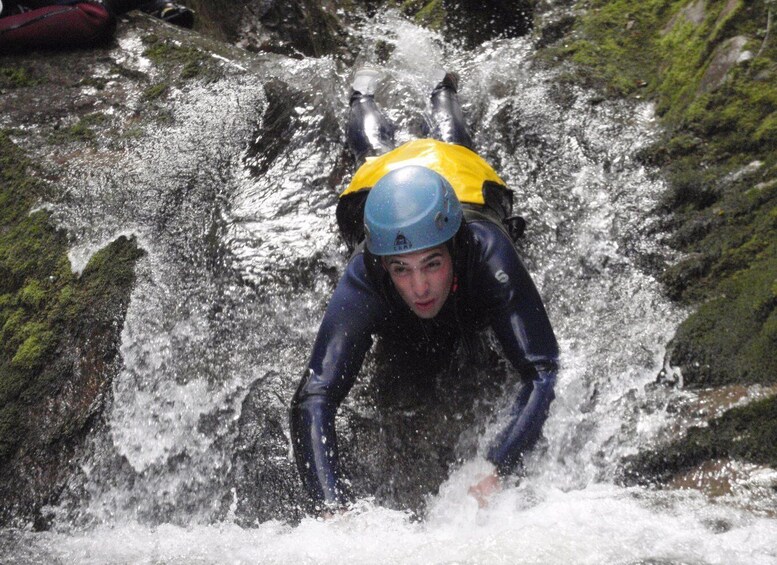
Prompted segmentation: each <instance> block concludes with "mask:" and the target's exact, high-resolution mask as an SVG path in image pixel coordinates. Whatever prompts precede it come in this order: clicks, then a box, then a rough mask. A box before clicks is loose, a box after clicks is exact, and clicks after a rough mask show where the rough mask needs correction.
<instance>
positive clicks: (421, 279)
mask: <svg viewBox="0 0 777 565" xmlns="http://www.w3.org/2000/svg"><path fill="white" fill-rule="evenodd" d="M411 284H412V285H413V293H414V294H415V295H416V296H424V295H426V293H427V292H428V291H429V281H428V279H427V277H426V274H425V273H424V272H423V271H421V269H413V275H412V279H411Z"/></svg>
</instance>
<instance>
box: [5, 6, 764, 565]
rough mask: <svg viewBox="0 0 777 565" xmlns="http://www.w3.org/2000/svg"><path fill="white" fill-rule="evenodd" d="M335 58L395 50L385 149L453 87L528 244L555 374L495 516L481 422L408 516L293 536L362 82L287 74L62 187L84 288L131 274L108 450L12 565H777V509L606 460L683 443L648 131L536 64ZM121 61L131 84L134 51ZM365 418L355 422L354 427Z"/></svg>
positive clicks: (322, 70) (519, 57) (380, 38)
mask: <svg viewBox="0 0 777 565" xmlns="http://www.w3.org/2000/svg"><path fill="white" fill-rule="evenodd" d="M351 34H352V41H354V42H356V44H357V45H359V46H360V47H359V50H360V55H358V60H357V65H356V66H359V65H373V66H378V62H377V55H376V54H375V53H376V52H377V51H385V46H386V45H388V46H390V47H391V49H389V51H390V55H389V56H388V59H387V61H385V62H383V63H381V64H380V65H379V66H380V68H381V70H382V71H383V72H384V76H383V78H382V81H381V83H380V87H379V89H378V92H377V94H376V99H377V100H378V102H379V103H380V105H381V106H382V107H383V109H384V110H385V111H386V113H387V114H388V115H389V116H390V118H391V119H392V120H393V121H394V122H395V123H396V124H397V126H398V130H397V139H398V141H400V142H402V141H406V140H409V139H412V138H414V137H416V136H418V135H419V132H420V126H421V124H422V123H423V119H424V118H423V116H424V112H425V110H426V104H427V100H428V93H429V92H430V90H431V88H432V87H433V86H434V84H433V82H434V77H435V76H437V74H436V72H437V71H438V70H439V69H440V68H445V69H450V70H455V71H456V72H458V73H459V74H460V76H461V86H460V97H461V100H462V102H463V106H464V111H465V114H466V115H467V116H468V120H469V123H470V125H471V130H472V132H473V133H474V140H475V144H476V146H477V147H478V148H479V150H480V152H481V154H482V155H483V156H484V157H485V158H486V159H487V160H488V161H489V162H491V163H492V164H493V165H494V166H495V168H496V170H497V171H498V172H499V173H500V175H501V176H502V178H503V179H505V180H506V181H507V184H508V185H509V186H510V187H511V188H512V189H513V190H514V191H515V196H516V198H515V200H516V203H517V206H518V209H519V211H520V213H521V214H522V215H523V216H524V217H525V218H526V220H527V225H528V227H527V233H526V237H525V239H524V240H522V242H521V243H520V244H519V251H520V253H521V256H522V257H523V258H524V260H525V262H526V265H527V267H528V268H529V271H530V272H531V274H532V276H533V278H534V280H535V282H536V284H537V286H538V288H539V290H540V292H541V294H542V295H543V297H544V299H545V302H546V306H547V309H548V313H549V315H550V319H551V321H552V323H553V326H554V329H555V332H556V335H557V336H558V338H559V343H560V346H561V351H562V357H561V361H562V369H561V371H560V373H559V379H558V385H557V388H556V400H555V402H554V404H553V405H552V409H551V414H550V417H549V419H548V421H547V424H546V425H545V428H544V435H545V440H544V441H543V442H542V444H541V445H540V446H539V447H538V449H537V450H536V451H535V452H534V453H533V454H532V456H530V457H529V458H528V460H527V461H526V466H525V467H526V468H525V474H524V476H523V477H522V478H521V479H520V480H519V481H514V482H512V483H510V484H508V486H507V487H506V488H504V489H503V490H502V491H501V492H500V493H498V494H497V495H496V496H495V497H494V499H493V500H492V503H491V504H490V506H489V507H488V508H484V509H479V508H478V506H477V504H476V502H475V500H474V499H473V498H471V497H470V496H468V495H467V487H468V486H469V485H470V484H472V482H473V480H474V478H475V477H476V476H477V475H478V473H479V472H481V471H482V469H483V465H484V462H483V460H482V455H478V454H482V452H483V448H484V447H485V444H486V441H487V438H488V437H489V435H490V434H493V430H494V429H495V428H496V427H498V421H496V422H494V421H488V418H484V421H486V423H485V424H484V428H483V429H482V430H481V431H482V434H481V433H480V432H479V435H478V437H476V438H475V439H474V440H473V442H474V445H475V447H474V452H473V453H472V454H471V457H469V458H468V459H466V460H463V461H461V462H460V463H459V464H456V465H454V466H453V468H452V470H451V472H450V473H449V475H448V476H446V477H443V480H442V481H441V486H440V488H439V492H436V493H432V494H429V495H427V496H426V497H425V499H424V500H423V510H422V511H418V512H416V511H410V510H407V509H403V508H402V507H401V505H399V504H392V503H391V501H390V500H388V501H385V500H383V499H381V498H380V497H377V498H375V497H369V496H368V497H365V498H363V499H361V500H359V502H358V503H357V504H356V506H355V508H354V509H353V510H352V511H351V512H349V513H347V514H345V515H342V516H337V517H335V518H333V519H331V520H328V521H323V520H320V519H316V518H314V517H311V516H309V515H306V513H305V509H304V507H303V506H302V504H301V502H300V496H299V495H300V491H299V489H300V488H301V487H300V485H299V483H298V482H297V477H296V470H295V468H294V465H293V462H292V458H291V454H290V447H289V441H288V433H289V432H288V422H287V409H288V404H289V400H290V398H291V395H292V394H293V392H294V389H295V387H296V385H297V382H298V380H299V378H300V375H301V374H302V370H303V369H304V367H305V364H306V361H307V357H308V355H309V350H310V347H311V346H312V343H313V340H314V337H315V335H316V331H317V328H318V323H319V321H320V319H321V317H322V315H323V311H324V308H325V305H326V301H327V299H328V297H329V295H330V293H331V292H332V290H333V288H334V285H335V284H336V282H337V278H338V275H339V273H340V272H342V269H343V267H344V265H345V262H346V260H347V250H346V248H345V245H344V244H343V243H342V241H341V240H340V238H339V236H338V234H337V228H336V223H335V214H334V210H335V205H336V202H337V193H338V191H339V190H341V189H342V188H343V187H344V186H345V185H346V184H347V180H348V175H349V174H350V173H351V172H352V169H350V168H349V166H350V165H351V164H350V162H349V160H348V158H347V155H346V154H345V152H344V148H343V145H344V135H343V129H342V128H343V125H344V123H345V118H346V115H347V95H348V88H349V82H350V76H351V73H352V71H353V69H352V68H344V67H343V65H342V64H340V63H338V62H337V61H335V60H334V59H332V58H319V59H314V58H307V59H302V60H296V59H288V58H284V57H280V56H278V57H276V58H272V59H271V60H269V61H268V62H267V63H265V64H264V65H263V66H259V68H258V69H251V71H250V72H249V71H245V72H237V71H236V72H234V73H233V74H232V75H230V76H229V77H228V78H227V79H224V80H221V81H219V82H217V83H214V84H199V85H198V86H191V87H189V88H188V89H187V90H180V91H176V92H175V93H174V95H173V96H171V100H170V102H169V104H170V105H171V108H172V112H173V114H174V119H173V120H172V122H171V123H169V124H167V125H164V126H163V127H158V128H156V129H154V130H151V129H149V130H147V131H145V132H144V135H142V136H139V137H138V138H137V139H135V140H133V141H131V142H130V143H129V147H128V149H127V151H126V154H125V155H123V156H122V157H121V158H120V160H119V161H118V163H104V164H102V165H101V166H95V165H94V163H91V164H90V165H89V166H88V167H87V166H86V165H85V166H84V167H81V168H79V167H77V166H73V167H72V168H71V170H70V171H69V179H68V182H67V183H63V184H65V185H67V186H68V192H67V194H66V197H65V198H63V199H62V201H61V202H58V203H55V204H52V205H51V209H52V211H53V214H54V218H55V220H56V221H57V222H58V223H59V224H60V225H61V226H62V227H64V228H66V229H67V230H68V232H69V233H71V234H72V235H73V237H74V244H73V248H72V250H71V253H70V258H71V262H72V264H73V268H74V270H80V269H83V267H84V266H85V265H86V262H87V261H88V258H89V257H90V256H91V255H92V254H93V253H94V252H95V251H96V250H98V249H100V248H101V247H103V246H104V245H105V244H106V243H108V242H110V241H112V240H113V239H115V238H116V237H118V236H119V235H132V236H134V237H136V238H137V240H138V243H139V245H140V246H141V247H142V248H143V249H144V250H145V251H146V253H147V254H146V256H145V257H143V258H142V259H141V260H140V261H139V263H138V266H137V269H136V272H137V284H136V287H135V289H134V291H133V293H132V298H131V303H130V306H129V311H128V313H127V319H126V322H125V326H124V330H123V334H122V344H121V355H122V358H123V368H122V370H121V371H120V373H119V374H118V375H117V376H116V378H115V379H114V382H113V395H112V399H111V400H110V401H109V403H108V407H107V409H106V414H105V417H104V420H105V423H104V425H103V426H101V427H100V428H99V429H98V430H96V431H95V433H94V434H93V435H92V436H91V437H90V439H89V441H88V445H87V446H86V447H85V448H84V452H83V454H82V458H81V460H80V464H79V472H78V473H76V474H75V475H74V476H73V477H72V479H71V481H70V483H69V485H68V488H67V490H66V492H65V493H63V496H62V501H61V503H60V504H59V505H58V506H56V507H52V508H50V509H48V511H49V513H50V516H51V522H52V524H53V526H52V528H51V530H50V531H46V532H33V531H28V530H25V529H20V530H7V531H5V532H2V533H0V557H2V561H3V562H7V563H89V564H106V563H111V564H113V563H116V564H119V563H147V564H157V563H165V564H184V563H185V564H192V563H197V564H200V563H201V564H210V563H214V564H215V563H279V564H280V563H311V564H313V563H316V564H318V563H350V564H357V563H365V564H366V563H386V564H395V563H396V564H399V563H419V564H422V563H423V564H428V563H440V564H442V563H447V564H454V563H456V564H464V563H468V564H476V563H483V564H486V563H488V564H499V563H505V564H507V563H509V564H516V563H520V564H530V563H536V564H544V565H549V564H602V563H608V564H622V565H637V564H644V565H648V564H650V565H670V564H671V565H679V564H689V565H712V564H726V565H733V564H743V565H744V564H748V565H749V564H754V563H757V564H777V544H775V540H777V519H775V516H774V508H775V495H774V493H773V492H772V494H771V495H769V494H768V492H767V491H768V489H764V488H762V487H761V486H760V484H759V482H758V480H757V477H758V473H757V472H753V473H750V474H747V473H744V475H745V476H746V478H745V479H743V480H742V481H741V483H740V484H738V486H737V487H736V488H734V489H733V490H732V491H731V492H729V493H726V494H723V495H721V496H716V497H711V496H708V495H707V494H704V493H703V492H701V491H699V490H696V489H689V490H684V489H657V488H645V487H628V488H627V487H623V486H620V485H619V482H618V473H619V470H620V469H621V466H622V460H623V458H624V457H627V456H629V455H633V454H636V453H637V452H639V451H640V450H644V449H647V448H650V447H654V446H656V445H657V444H658V442H660V441H662V440H666V439H667V438H668V437H671V435H672V434H676V433H677V432H678V430H681V429H683V428H685V427H687V426H689V425H692V424H698V423H699V422H697V421H695V420H694V418H693V410H683V409H682V407H683V406H687V405H691V404H693V402H694V401H695V395H694V394H692V393H690V392H687V391H684V390H682V388H678V387H671V386H664V385H659V384H656V382H657V377H658V374H659V372H661V371H662V370H664V371H668V372H670V373H671V372H672V371H673V369H672V368H671V367H664V366H663V363H664V354H665V347H666V344H667V343H668V342H669V341H670V339H671V338H672V335H673V334H674V331H675V329H676V327H677V326H678V324H679V323H680V322H681V321H682V320H683V319H684V317H685V316H686V315H687V312H686V311H684V310H683V308H681V307H679V306H678V305H677V304H674V303H672V302H671V301H670V300H669V299H668V298H667V297H666V296H665V295H664V293H663V292H662V289H661V286H660V284H659V283H658V282H657V280H656V278H655V269H654V268H652V266H653V265H655V264H657V262H659V261H661V260H670V261H671V260H672V259H673V255H672V253H673V252H672V251H671V250H670V249H668V248H667V247H665V246H664V245H663V243H662V240H661V234H660V230H659V228H658V226H659V220H660V218H658V217H657V216H656V214H657V212H656V204H657V202H658V201H659V199H660V197H661V194H662V192H663V191H664V190H665V187H664V185H663V183H662V181H661V179H660V178H659V177H658V175H657V174H656V173H655V171H651V170H649V169H646V167H645V166H644V165H643V164H641V163H640V162H639V161H638V159H636V155H637V154H638V152H639V151H640V149H642V148H644V147H646V146H647V145H648V144H650V142H651V141H652V140H653V139H654V137H655V136H656V135H657V132H656V131H655V128H654V118H653V108H652V106H651V105H650V104H648V103H646V102H645V103H640V102H639V101H610V100H602V99H601V98H600V97H598V96H597V95H596V94H595V93H593V92H588V91H586V90H583V89H580V88H578V87H575V86H572V85H570V84H567V83H565V82H564V81H563V80H559V74H560V73H562V72H563V69H555V70H552V71H551V70H542V69H541V68H540V66H539V65H537V64H535V63H534V62H533V60H532V55H533V47H532V45H531V42H530V41H529V40H527V39H509V40H508V39H500V40H496V41H492V42H488V43H485V44H484V45H482V46H480V47H478V48H476V49H475V50H472V51H465V50H462V49H459V48H458V47H456V46H452V45H446V44H445V43H444V42H443V41H442V39H441V38H440V37H439V36H438V35H436V34H435V33H433V32H430V31H428V30H425V29H423V28H420V27H417V26H415V25H413V24H411V23H409V22H407V21H406V20H404V19H402V18H400V17H399V16H397V15H395V14H393V13H387V14H380V15H378V16H376V17H375V19H373V20H371V21H369V22H365V24H364V25H361V26H358V27H357V28H355V29H353V30H351ZM122 53H124V54H125V55H126V56H127V57H129V60H128V61H125V62H124V63H125V64H127V65H136V66H137V67H138V68H140V67H141V66H142V65H143V64H144V62H143V56H142V49H140V47H139V46H133V45H132V44H131V43H127V44H125V45H122ZM365 372H366V373H369V370H366V371H365ZM365 377H367V378H368V375H363V376H362V377H361V378H362V379H364V378H365ZM505 391H506V392H505V393H504V394H509V391H510V388H509V386H508V387H506V389H505ZM367 408H368V407H364V406H360V405H359V400H358V398H355V399H349V401H348V402H347V403H346V405H345V406H344V413H345V417H346V422H355V421H357V416H359V417H363V418H366V419H369V417H370V415H369V410H368V409H367ZM365 414H366V415H365ZM368 437H371V436H368ZM345 441H352V442H358V437H355V438H348V437H346V438H345ZM363 449H364V448H363ZM376 472H377V471H376ZM409 472H410V473H411V478H412V472H413V471H412V469H411V470H410V471H409ZM387 480H388V478H387ZM770 496H771V498H770ZM770 509H771V512H770Z"/></svg>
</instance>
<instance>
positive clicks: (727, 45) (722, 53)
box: [699, 35, 752, 94]
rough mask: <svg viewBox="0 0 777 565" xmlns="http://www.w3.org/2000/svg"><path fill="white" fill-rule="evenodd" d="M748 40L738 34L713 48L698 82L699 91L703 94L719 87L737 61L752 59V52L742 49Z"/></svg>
mask: <svg viewBox="0 0 777 565" xmlns="http://www.w3.org/2000/svg"><path fill="white" fill-rule="evenodd" d="M748 41H749V39H748V38H747V37H745V36H743V35H738V36H736V37H732V38H731V39H728V40H727V41H725V42H724V43H723V44H721V45H720V46H719V47H718V48H717V49H716V50H715V52H714V53H713V55H712V58H711V60H710V63H709V66H708V67H707V70H706V71H705V73H704V76H703V77H702V79H701V83H700V84H699V93H701V94H704V93H708V92H712V91H714V90H716V89H718V88H720V87H721V86H722V85H723V83H724V82H725V81H726V77H727V76H728V73H729V71H731V69H732V68H733V67H734V66H735V65H736V64H737V63H741V62H743V61H747V60H749V59H752V53H749V52H746V51H745V50H744V49H745V45H747V43H748Z"/></svg>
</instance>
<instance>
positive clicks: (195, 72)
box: [144, 36, 215, 88]
mask: <svg viewBox="0 0 777 565" xmlns="http://www.w3.org/2000/svg"><path fill="white" fill-rule="evenodd" d="M145 41H146V44H147V47H146V50H145V51H144V54H145V55H146V57H148V58H149V59H151V60H152V61H153V62H154V63H156V64H157V65H167V66H169V65H177V66H180V67H181V74H180V77H181V78H182V79H184V80H186V79H193V78H196V77H202V76H204V75H209V74H212V73H215V70H214V69H213V68H212V65H208V63H209V62H210V59H209V58H208V57H207V55H206V54H205V53H204V52H203V51H202V50H200V49H198V48H197V47H190V46H183V45H179V44H178V43H176V42H173V41H171V40H169V39H168V40H162V39H159V38H157V37H154V36H151V37H149V38H147V39H146V40H145ZM152 88H154V87H152Z"/></svg>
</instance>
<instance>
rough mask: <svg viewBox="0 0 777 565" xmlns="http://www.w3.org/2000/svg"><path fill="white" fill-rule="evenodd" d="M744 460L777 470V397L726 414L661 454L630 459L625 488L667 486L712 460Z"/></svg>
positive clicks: (626, 468)
mask: <svg viewBox="0 0 777 565" xmlns="http://www.w3.org/2000/svg"><path fill="white" fill-rule="evenodd" d="M717 459H721V460H729V459H734V460H742V461H748V462H751V463H755V464H758V465H765V466H769V467H772V468H777V397H772V398H767V399H763V400H758V401H756V402H753V403H751V404H749V405H747V406H744V407H740V408H734V409H732V410H729V411H727V412H726V413H725V414H723V415H722V416H720V417H719V418H715V419H714V420H712V421H711V422H710V423H709V425H708V426H706V427H703V428H699V427H694V428H691V429H690V430H688V433H687V434H686V435H685V436H684V437H683V438H681V439H679V440H677V441H674V442H672V443H671V444H670V445H668V446H664V447H662V448H661V449H660V450H656V451H648V452H644V453H641V454H639V455H637V456H635V457H631V458H629V459H628V460H627V461H626V463H625V465H624V470H623V475H622V480H623V482H624V483H626V484H651V483H655V482H658V483H666V482H668V481H670V480H671V479H672V478H673V477H674V476H676V475H678V474H680V473H683V472H685V471H688V470H690V469H692V468H694V467H696V466H697V465H699V464H701V463H704V462H705V461H710V460H717Z"/></svg>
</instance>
